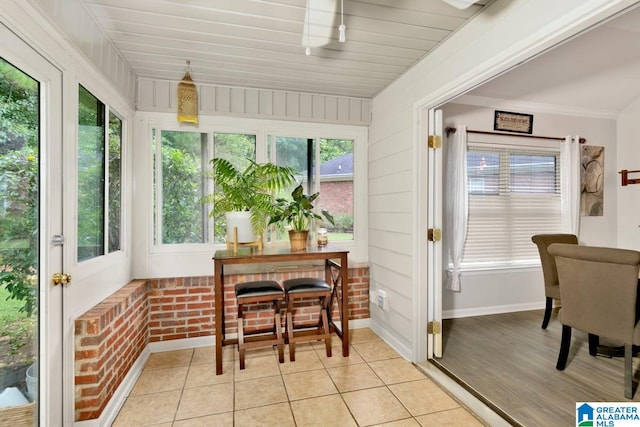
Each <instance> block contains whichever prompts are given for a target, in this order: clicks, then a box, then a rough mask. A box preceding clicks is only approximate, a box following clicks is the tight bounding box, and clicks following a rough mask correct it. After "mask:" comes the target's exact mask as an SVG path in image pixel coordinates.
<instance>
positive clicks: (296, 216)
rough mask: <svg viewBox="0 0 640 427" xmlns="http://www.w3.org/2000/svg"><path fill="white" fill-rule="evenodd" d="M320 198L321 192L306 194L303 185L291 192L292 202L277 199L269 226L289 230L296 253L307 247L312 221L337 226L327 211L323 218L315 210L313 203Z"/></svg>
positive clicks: (323, 212) (292, 247) (292, 246)
mask: <svg viewBox="0 0 640 427" xmlns="http://www.w3.org/2000/svg"><path fill="white" fill-rule="evenodd" d="M318 196H320V192H316V193H313V194H312V195H310V196H309V195H306V194H304V189H303V187H302V184H299V185H298V186H297V187H296V188H295V189H294V190H293V191H292V192H291V200H289V199H283V198H277V199H276V204H275V208H276V209H275V213H274V214H273V215H272V216H271V219H270V220H269V224H275V225H276V227H278V228H280V229H288V230H289V242H290V244H291V249H292V250H294V251H297V250H303V249H305V248H306V247H307V240H308V236H309V229H310V226H311V225H312V221H313V222H315V221H317V220H322V218H323V217H324V219H326V220H327V221H328V222H330V223H331V224H332V225H335V221H334V219H333V216H331V214H330V213H329V212H327V211H326V210H323V211H322V216H320V215H319V214H317V213H316V212H315V210H314V208H313V202H314V201H315V200H316V199H317V198H318Z"/></svg>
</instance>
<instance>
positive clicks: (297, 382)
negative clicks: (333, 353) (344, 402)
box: [282, 369, 338, 400]
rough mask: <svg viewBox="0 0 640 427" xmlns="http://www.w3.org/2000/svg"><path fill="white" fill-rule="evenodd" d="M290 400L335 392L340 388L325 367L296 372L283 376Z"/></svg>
mask: <svg viewBox="0 0 640 427" xmlns="http://www.w3.org/2000/svg"><path fill="white" fill-rule="evenodd" d="M282 379H283V380H284V385H285V387H286V389H287V395H288V396H289V400H300V399H307V398H309V397H318V396H326V395H328V394H335V393H337V392H338V389H337V388H336V386H335V385H334V384H333V381H331V377H330V376H329V374H328V373H327V371H326V370H325V369H320V370H316V371H305V372H296V373H293V374H286V375H283V376H282Z"/></svg>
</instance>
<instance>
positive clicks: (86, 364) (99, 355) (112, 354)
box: [74, 267, 369, 421]
mask: <svg viewBox="0 0 640 427" xmlns="http://www.w3.org/2000/svg"><path fill="white" fill-rule="evenodd" d="M295 277H321V278H324V270H323V269H322V268H318V269H314V270H299V271H290V272H279V273H265V274H249V275H240V274H238V275H228V276H225V289H224V292H225V307H224V316H225V324H226V329H225V331H226V333H227V334H231V333H235V332H236V331H237V327H236V323H237V305H236V301H235V293H234V287H235V285H236V283H238V282H243V281H253V280H262V279H271V280H277V281H279V282H282V281H283V280H286V279H291V278H295ZM213 289H214V277H213V276H200V277H181V278H162V279H149V280H135V281H132V282H131V283H129V284H127V285H125V286H123V287H122V288H121V289H119V290H118V291H117V292H115V293H114V294H112V295H111V296H109V297H108V298H106V299H105V300H104V301H102V302H100V303H99V304H98V305H96V306H95V307H93V308H92V309H91V310H89V311H87V312H86V313H84V314H83V315H82V316H80V317H78V318H77V319H76V320H75V349H74V351H75V420H76V421H84V420H90V419H95V418H98V417H100V414H101V413H102V411H103V410H104V408H105V406H106V405H107V403H108V402H109V400H110V399H111V397H112V396H113V393H114V392H115V390H116V389H117V388H118V386H120V384H121V382H122V380H123V379H124V378H125V376H126V375H127V374H128V372H129V370H130V369H131V366H132V365H133V364H134V362H135V361H136V360H137V358H138V357H139V356H140V354H141V353H142V351H143V350H144V348H145V347H146V345H147V344H148V343H149V342H157V341H168V340H174V339H181V338H194V337H201V336H212V335H215V310H214V294H213ZM348 289H349V319H351V320H354V319H367V318H369V268H368V267H356V268H350V269H349V288H348ZM247 308H248V310H246V311H247V315H245V319H246V321H245V325H246V327H247V329H248V330H250V329H251V328H254V327H263V326H264V325H270V322H271V321H272V320H271V319H272V318H271V317H270V316H269V311H270V310H271V308H270V307H269V306H267V305H263V306H258V305H252V306H250V307H247ZM296 313H297V317H296V321H297V322H298V321H300V322H301V323H305V322H307V321H314V320H315V318H316V317H317V315H318V314H317V313H318V311H317V308H315V307H313V308H310V309H305V308H304V306H303V308H301V309H297V310H296ZM333 316H334V318H335V319H338V318H339V313H338V307H337V305H336V306H334V309H333ZM283 321H284V318H283Z"/></svg>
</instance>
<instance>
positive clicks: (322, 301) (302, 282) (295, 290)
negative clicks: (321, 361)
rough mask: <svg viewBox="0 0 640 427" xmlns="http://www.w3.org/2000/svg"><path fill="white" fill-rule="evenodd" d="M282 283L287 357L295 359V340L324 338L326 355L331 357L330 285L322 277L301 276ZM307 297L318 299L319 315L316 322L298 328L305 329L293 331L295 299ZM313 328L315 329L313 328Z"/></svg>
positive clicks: (305, 340)
mask: <svg viewBox="0 0 640 427" xmlns="http://www.w3.org/2000/svg"><path fill="white" fill-rule="evenodd" d="M282 284H283V285H284V292H285V298H286V301H287V326H286V328H287V329H286V332H287V339H288V341H289V359H290V360H291V361H292V362H293V361H295V360H296V350H295V345H296V343H297V342H307V341H319V340H324V343H325V347H326V350H327V357H331V331H330V330H329V318H328V316H327V312H328V309H329V301H331V286H329V284H328V283H327V282H325V281H324V280H322V279H317V278H315V277H303V278H298V279H289V280H285V281H284V282H282ZM305 299H306V300H308V299H317V300H319V307H320V315H319V316H318V324H317V325H312V327H309V325H306V326H302V327H301V328H299V330H300V329H306V330H304V331H300V332H298V333H294V324H293V314H294V311H295V310H296V308H295V307H294V305H295V303H296V301H299V300H305ZM313 328H315V331H314V329H313Z"/></svg>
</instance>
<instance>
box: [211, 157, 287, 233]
mask: <svg viewBox="0 0 640 427" xmlns="http://www.w3.org/2000/svg"><path fill="white" fill-rule="evenodd" d="M211 166H212V171H211V174H210V176H209V177H210V178H212V179H213V180H214V182H215V191H214V192H213V194H209V195H207V196H205V197H203V199H202V200H203V202H205V203H213V208H212V210H211V212H210V214H209V216H212V217H214V218H217V217H220V216H222V215H225V216H226V218H227V223H226V224H227V238H226V240H227V246H229V245H230V244H233V245H235V246H237V244H251V243H256V245H258V246H261V242H262V234H263V233H264V230H265V229H266V227H267V222H268V221H269V218H270V217H271V215H272V214H273V213H275V212H276V204H275V194H276V193H277V192H278V191H280V190H282V189H283V188H286V187H287V186H288V185H290V184H292V183H293V182H294V181H295V176H294V173H295V171H294V169H292V168H290V167H285V166H278V165H274V164H273V163H256V162H254V161H250V163H249V166H247V167H246V168H245V169H244V170H239V169H238V168H236V167H235V166H234V165H233V164H232V163H231V162H230V161H228V160H227V159H223V158H219V157H217V158H214V159H212V160H211Z"/></svg>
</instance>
